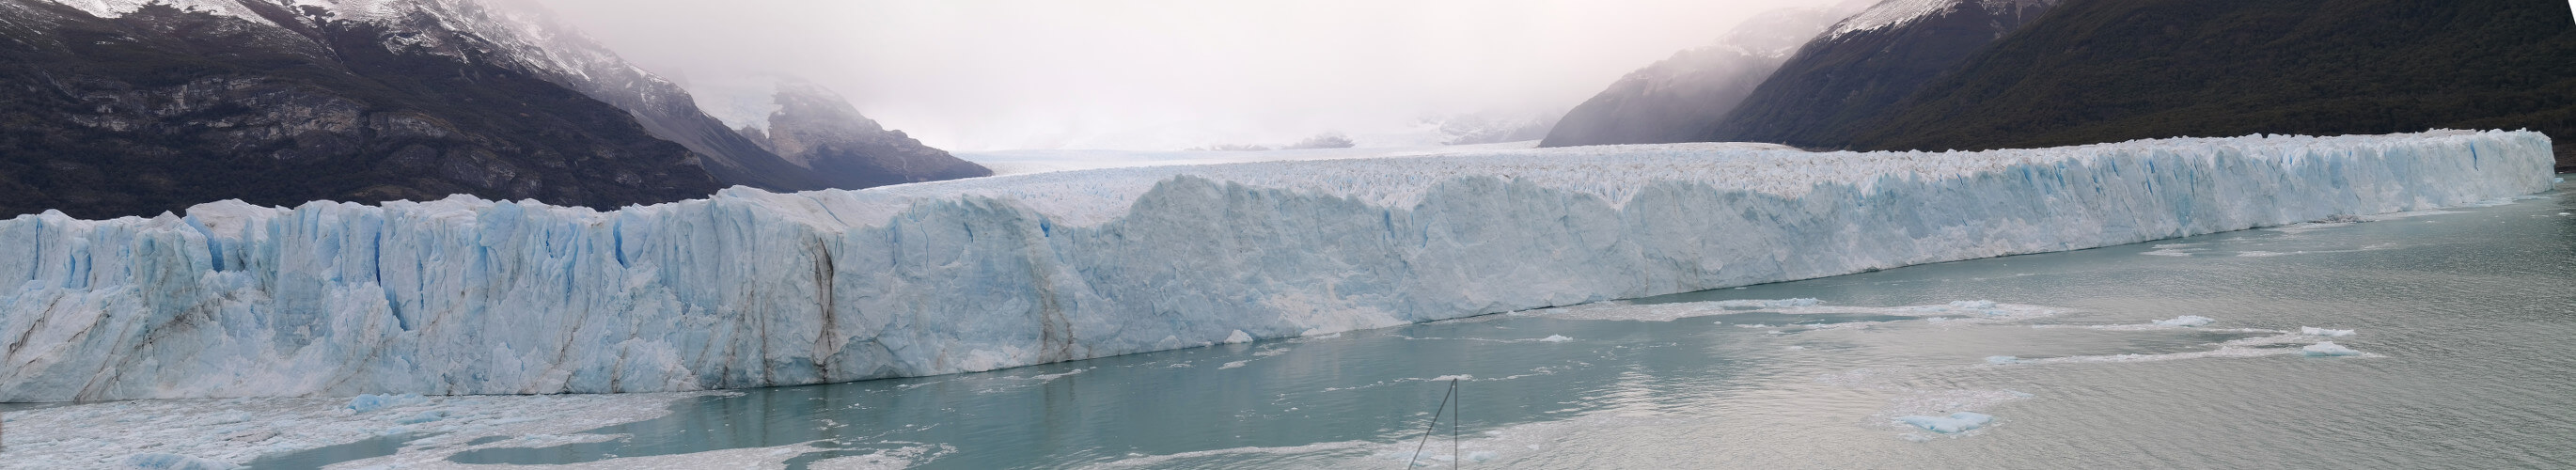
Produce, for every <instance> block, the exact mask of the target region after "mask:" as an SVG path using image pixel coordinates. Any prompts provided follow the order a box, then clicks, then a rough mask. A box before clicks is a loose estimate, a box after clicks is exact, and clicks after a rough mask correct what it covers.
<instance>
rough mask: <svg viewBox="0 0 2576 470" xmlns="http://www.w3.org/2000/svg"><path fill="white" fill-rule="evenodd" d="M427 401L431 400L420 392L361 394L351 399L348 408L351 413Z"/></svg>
mask: <svg viewBox="0 0 2576 470" xmlns="http://www.w3.org/2000/svg"><path fill="white" fill-rule="evenodd" d="M426 401H429V399H428V398H422V397H421V396H420V394H415V393H405V394H401V395H393V394H386V395H359V396H358V397H357V398H351V399H349V406H348V409H349V412H350V413H365V412H369V411H375V410H381V409H386V408H393V407H399V406H411V405H416V404H420V403H422V402H426Z"/></svg>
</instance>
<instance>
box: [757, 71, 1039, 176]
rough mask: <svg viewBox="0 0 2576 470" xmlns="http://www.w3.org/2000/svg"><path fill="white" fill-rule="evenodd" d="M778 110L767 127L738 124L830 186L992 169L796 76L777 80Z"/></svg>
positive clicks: (975, 173)
mask: <svg viewBox="0 0 2576 470" xmlns="http://www.w3.org/2000/svg"><path fill="white" fill-rule="evenodd" d="M776 99H777V100H778V107H779V109H778V112H776V113H773V114H770V115H769V129H767V130H766V131H765V132H764V131H762V130H759V129H741V130H737V131H736V132H737V133H739V134H740V135H742V136H744V137H746V138H757V137H764V136H765V137H766V138H767V140H766V141H765V142H763V143H764V145H763V146H764V147H765V148H767V149H769V150H771V151H773V152H777V154H778V156H779V157H782V158H785V159H787V161H789V162H792V163H795V164H797V165H801V166H804V167H807V168H812V169H813V170H814V171H815V172H816V173H818V174H819V175H821V176H822V177H823V178H824V180H825V181H826V182H828V183H829V184H831V185H832V186H834V187H868V186H882V185H888V184H902V183H913V182H922V181H938V180H947V179H957V178H972V177H978V176H992V174H993V171H992V170H988V169H985V168H984V167H983V166H981V165H976V164H974V163H973V162H968V161H965V160H961V159H958V158H957V157H955V156H951V155H949V154H948V152H946V151H942V150H939V149H935V148H930V147H929V146H926V145H922V144H921V141H919V140H914V139H913V138H912V137H911V136H908V135H904V133H903V131H899V130H888V129H886V128H885V127H884V126H881V125H878V124H877V122H876V120H873V119H868V117H867V116H863V115H860V114H859V110H858V108H855V107H852V106H851V105H850V102H849V100H847V99H843V98H842V97H841V95H839V94H836V93H833V92H832V91H831V90H828V89H824V88H823V87H821V86H817V85H814V84H812V83H805V82H802V81H788V82H784V83H780V84H779V85H778V95H777V97H776Z"/></svg>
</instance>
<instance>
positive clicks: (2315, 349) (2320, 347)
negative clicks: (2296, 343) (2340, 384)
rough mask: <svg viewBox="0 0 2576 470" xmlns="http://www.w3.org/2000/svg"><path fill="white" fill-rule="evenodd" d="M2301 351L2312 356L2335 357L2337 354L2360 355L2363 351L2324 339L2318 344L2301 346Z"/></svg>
mask: <svg viewBox="0 0 2576 470" xmlns="http://www.w3.org/2000/svg"><path fill="white" fill-rule="evenodd" d="M2299 352H2301V353H2304V354H2307V355H2308V356H2311V357H2335V356H2359V355H2361V351H2356V350H2353V349H2352V348H2347V347H2344V346H2343V345H2340V344H2335V343H2334V342H2333V341H2322V342H2318V343H2317V344H2311V345H2308V346H2307V347H2303V348H2299Z"/></svg>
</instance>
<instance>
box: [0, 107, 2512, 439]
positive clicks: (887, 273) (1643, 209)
mask: <svg viewBox="0 0 2576 470" xmlns="http://www.w3.org/2000/svg"><path fill="white" fill-rule="evenodd" d="M2550 148H2551V147H2550V141H2549V140H2548V138H2547V137H2545V136H2542V135H2541V134H2538V133H2533V132H2464V131H2439V132H2430V133H2421V134H2402V135H2387V136H2348V137H2327V138H2313V137H2247V138H2232V139H2169V140H2147V141H2135V142H2126V143H2117V144H2104V145H2091V146H2081V147H2065V148H2053V149H2036V150H1998V151H1988V152H1948V153H1922V152H1895V153H1890V152H1877V153H1854V152H1827V153H1811V152H1797V151H1768V150H1748V149H1743V148H1741V147H1729V146H1725V145H1722V144H1666V145H1634V146H1601V147H1571V148H1561V149H1531V150H1502V151H1475V152H1467V153H1457V154H1445V155H1432V156H1414V157H1388V158H1366V159H1346V160H1331V161H1310V162H1266V163H1242V164H1225V165H1203V166H1163V167H1139V168H1116V169H1104V170H1090V171H1065V172H1052V173H1038V174H1028V175H1016V176H1004V177H992V178H978V179H970V180H960V181H947V182H936V183H921V184H908V185H897V186H888V187H880V188H871V189H867V190H859V191H837V190H835V191H814V192H805V193H795V194H774V193H768V192H763V191H758V190H752V189H747V188H735V189H729V190H726V191H723V192H721V193H718V194H716V195H714V196H712V197H710V198H708V199H700V200H690V201H682V202H676V203H670V204H660V205H653V206H635V207H628V208H625V209H622V210H617V211H611V212H598V211H593V210H590V209H584V208H566V207H553V206H545V205H540V204H535V203H531V202H509V201H502V202H491V201H482V200H477V199H473V198H466V197H457V198H450V199H445V200H439V201H430V202H390V203H385V204H383V205H380V206H368V205H360V204H347V203H330V202H313V203H307V204H304V205H301V206H298V207H296V208H293V209H286V208H270V207H255V206H251V205H248V204H243V203H240V202H218V203H211V204H204V205H199V206H196V207H193V208H190V209H189V210H188V211H187V213H186V214H184V215H179V214H171V215H164V216H161V217H154V218H133V217H129V218H120V219H113V220H79V219H73V218H70V217H66V216H64V215H62V214H60V213H46V214H42V215H29V216H20V217H17V218H14V219H9V220H5V221H0V246H8V247H11V249H9V250H0V342H5V344H0V401H56V400H74V399H82V400H111V399H130V398H185V397H230V396H350V395H357V394H361V393H380V394H381V393H419V394H544V393H565V392H575V393H591V392H643V391H676V390H698V389H711V388H736V387H760V386H775V385H795V384H812V383H827V382H838V381H849V380H860V379H870V378H883V377H901V376H919V375H933V374H946V373H957V372H970V371H982V370H991V369H997V368H1003V367H1013V366H1022V365H1029V364H1038V363H1047V362H1056V361H1065V360H1074V359H1084V358H1093V357H1103V356H1111V355H1120V354H1130V353H1138V352H1146V351H1156V350H1165V349H1175V348H1184V347H1196V346H1204V345H1210V344H1216V343H1221V342H1226V341H1228V340H1234V339H1245V340H1258V339H1264V338H1284V337H1297V336H1311V335H1325V334H1331V333H1334V332H1339V331H1347V330H1353V329H1362V328H1376V327H1385V326H1393V325H1401V324H1405V323H1411V322H1423V321H1431V320H1441V319H1449V318H1460V317H1466V316H1472V315H1479V314H1487V313H1500V312H1510V311H1520V310H1528V309H1535V308H1545V307H1552V306H1564V305H1573V304H1581V303H1586V302H1595V301H1601V300H1609V299H1623V298H1636V297H1645V296H1652V295H1660V294H1670V293H1679V292H1688V291H1695V290H1704V289H1713V288H1721V287H1731V286H1743V285H1751V284H1758V283H1767V282H1779V281H1787V280H1796V279H1808V278H1816V277H1824V276H1833V275H1841V274H1850V273H1856V272H1862V271H1866V270H1870V269H1881V268H1889V267H1896V266H1905V265H1913V264H1922V263H1933V262H1942V261H1953V260H1962V259H1973V258H1985V257H1993V256H2001V255H2010V254H2018V253H2037V252H2050V251H2062V250H2073V249H2083V248H2092V247H2100V246H2108V245H2118V244H2127V243H2136V242H2143V241H2149V240H2158V239H2166V238H2173V237H2181V236H2189V235H2197V234H2205V233H2212V232H2221V231H2229V230H2240V229H2246V228H2253V227H2262V226H2271V225H2281V224H2289V223H2296V222H2300V221H2307V220H2316V219H2319V218H2324V217H2326V216H2330V215H2334V214H2377V213H2387V212H2396V211H2405V210H2418V209H2430V208H2438V207H2448V206H2455V205H2462V204H2470V203H2474V202H2478V201H2484V200H2491V199H2496V198H2502V197H2509V196H2514V195H2521V194H2530V193H2537V192H2542V191H2546V190H2548V189H2550V184H2549V178H2550V177H2551V174H2550V173H2549V169H2550V168H2549V167H2550V164H2551V154H2550ZM1237 331H1240V332H1242V335H1241V338H1237V337H1236V336H1237V335H1236V332H1237Z"/></svg>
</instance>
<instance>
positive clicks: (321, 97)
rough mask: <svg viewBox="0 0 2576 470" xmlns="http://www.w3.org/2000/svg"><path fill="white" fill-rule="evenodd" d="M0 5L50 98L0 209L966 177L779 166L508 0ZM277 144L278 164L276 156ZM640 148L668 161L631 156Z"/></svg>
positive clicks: (753, 145) (12, 154) (682, 189)
mask: <svg viewBox="0 0 2576 470" xmlns="http://www.w3.org/2000/svg"><path fill="white" fill-rule="evenodd" d="M0 1H5V2H8V7H9V11H8V12H6V13H7V14H6V15H0V28H5V29H6V30H7V36H8V40H10V41H12V42H13V43H16V44H23V45H28V47H27V48H20V49H17V50H12V51H10V53H11V54H12V55H11V56H9V57H7V58H6V59H4V60H5V63H0V68H6V69H7V70H8V71H9V73H8V75H7V76H5V77H0V86H13V87H15V88H20V89H26V90H31V91H36V90H48V89H50V90H52V92H51V93H43V94H37V93H26V94H20V96H11V97H8V98H5V99H6V100H8V101H9V104H10V105H11V106H10V107H9V108H8V109H6V110H0V119H6V120H8V121H10V122H12V123H16V124H13V125H12V126H10V127H11V131H13V132H15V133H16V134H17V136H15V137H13V138H11V139H9V140H7V141H0V148H6V149H7V152H8V154H7V155H6V156H5V157H0V212H5V213H28V212H35V211H41V210H44V209H48V208H59V209H63V210H65V211H67V212H73V213H77V214H81V215H84V216H106V215H150V214H154V213H158V212H160V211H163V210H172V209H177V208H181V207H185V206H187V205H189V204H194V203H199V202H205V201H209V200H217V199H229V198H239V199H244V200H248V201H251V202H255V203H261V204H297V203H301V202H303V201H307V200H314V199H333V200H345V201H358V202H374V201H382V200H391V199H437V198H441V197H444V196H446V195H447V194H455V193H466V194H474V195H477V196H481V197H488V198H496V199H504V198H506V199H522V198H536V199H541V200H544V201H546V202H549V203H554V204H563V205H580V206H591V207H596V208H611V207H616V206H621V205H626V204H637V203H654V202H664V201H671V200H677V199H683V198H691V197H702V196H705V195H707V194H709V193H711V192H713V189H715V188H721V187H723V186H728V185H747V186H753V187H758V188H763V189H769V190H776V191H796V190H810V189H821V188H831V187H838V188H859V187H866V186H871V185H875V184H886V183H887V182H903V181H916V180H919V178H923V177H929V178H946V177H955V176H954V175H967V174H974V172H973V171H968V170H960V171H949V172H945V173H942V172H929V173H921V172H914V173H902V172H900V171H896V172H891V173H888V171H895V170H886V169H884V168H881V167H874V166H865V165H858V166H847V165H845V166H840V167H834V166H829V165H827V166H826V167H820V168H818V167H812V166H808V165H803V164H799V163H796V162H790V161H789V160H788V159H787V158H783V157H781V156H779V155H777V154H775V153H773V152H771V151H769V150H767V149H765V148H763V146H764V145H765V144H764V143H760V142H754V141H752V140H751V139H749V138H746V136H744V135H742V134H739V133H736V132H734V131H733V130H732V129H729V128H727V127H726V126H725V125H724V124H723V123H721V122H719V121H717V120H716V119H714V118H712V117H708V116H707V114H706V113H704V112H702V111H701V110H699V109H698V108H697V104H696V102H695V100H694V99H693V98H692V97H691V96H690V95H689V93H688V92H687V91H686V90H684V89H682V88H681V87H680V86H679V85H677V84H674V83H672V82H671V81H669V80H664V79H662V78H661V77H658V76H655V75H653V74H652V73H650V72H646V71H644V70H643V69H641V68H638V67H636V66H634V65H632V64H629V63H627V62H625V61H624V60H623V59H620V58H619V57H618V56H617V55H616V54H615V53H614V52H611V51H609V50H608V49H607V48H605V47H603V46H601V45H599V44H598V43H596V42H595V41H591V40H590V39H588V38H587V37H584V36H582V35H581V34H580V33H579V32H578V31H576V30H574V29H572V28H570V27H567V26H564V25H562V24H560V23H558V22H555V21H554V20H552V19H551V17H550V16H549V15H548V14H547V13H545V11H544V10H543V9H542V8H539V7H536V6H534V5H530V4H526V3H523V2H522V0H169V1H162V0H149V1H147V0H56V1H44V0H0ZM94 36H97V37H107V38H114V39H117V40H113V41H99V40H95V39H94V38H93V37H94ZM111 46H113V47H111ZM108 49H114V50H108ZM217 84H221V85H223V86H225V87H231V89H229V91H216V90H217V88H216V87H215V86H214V85H217ZM245 87H247V88H245ZM281 90H282V91H281ZM120 94H121V95H120ZM111 95H116V96H111ZM290 97H291V98H292V99H290ZM156 100H157V101H156ZM114 104H129V105H134V106H140V108H136V109H131V110H128V109H123V108H118V107H116V106H111V105H114ZM145 108H149V109H145ZM120 112H121V113H125V114H115V113H120ZM236 114H239V115H255V116H264V117H261V118H256V119H254V118H242V117H237V116H234V115H236ZM846 116H847V117H848V118H850V119H854V121H852V122H849V123H847V125H849V126H853V127H858V128H868V129H881V128H880V127H879V126H878V125H877V124H876V123H874V122H873V121H866V120H865V118H864V117H858V116H857V114H856V112H855V111H852V112H849V113H847V114H846ZM341 121H347V122H363V123H368V124H367V125H354V124H335V123H338V122H341ZM378 121H382V122H387V123H391V124H382V125H377V124H373V123H376V122H378ZM415 121H416V122H426V123H430V124H409V123H413V122H415ZM245 126H250V127H249V128H246V127H245ZM260 126H266V127H260ZM388 126H390V127H388ZM258 129H265V130H258ZM422 129H426V130H422ZM423 132H426V133H427V134H422V133H423ZM897 135H898V136H899V135H900V134H899V133H897ZM424 136H426V137H424ZM422 139H428V140H422ZM440 139H445V140H440ZM433 141H435V142H433ZM875 141H881V142H883V143H884V144H883V145H878V146H874V147H867V148H866V149H863V150H859V151H857V152H860V153H854V154H853V155H858V156H865V157H866V158H865V159H891V160H894V161H904V160H906V159H914V160H918V159H921V158H917V157H914V156H913V155H920V154H939V155H940V156H942V157H944V156H945V155H944V153H941V152H939V151H938V150H936V149H930V148H928V147H925V146H921V145H920V144H919V143H918V142H916V141H912V140H910V139H909V138H901V139H887V138H879V139H876V140H875ZM441 142H446V143H441ZM284 148H291V149H298V150H295V151H294V152H300V153H296V155H299V157H296V158H286V157H279V156H278V155H283V154H282V153H280V152H281V151H280V150H277V149H284ZM451 154H452V155H451ZM878 154H883V155H878ZM851 158H856V157H844V158H841V159H840V160H849V159H851ZM657 159H659V160H657ZM660 160H669V161H671V162H676V166H671V165H665V166H652V167H651V168H646V167H647V166H651V165H652V164H648V163H649V162H656V161H660ZM825 160H826V161H839V160H833V159H825ZM639 165H640V166H639ZM969 165H970V166H971V164H969ZM102 167H104V168H116V169H118V170H117V171H99V170H97V168H102ZM974 169H975V170H980V167H977V168H974ZM869 172H879V173H869ZM924 175H927V176H924Z"/></svg>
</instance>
